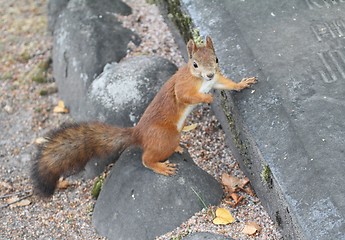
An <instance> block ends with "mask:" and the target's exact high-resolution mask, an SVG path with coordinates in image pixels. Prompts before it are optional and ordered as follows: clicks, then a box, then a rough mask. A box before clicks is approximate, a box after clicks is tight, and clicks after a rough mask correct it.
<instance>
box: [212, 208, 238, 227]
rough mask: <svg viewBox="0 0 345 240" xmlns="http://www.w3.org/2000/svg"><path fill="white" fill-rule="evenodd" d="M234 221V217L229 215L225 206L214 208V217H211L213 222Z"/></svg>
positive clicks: (218, 223) (225, 222) (226, 222)
mask: <svg viewBox="0 0 345 240" xmlns="http://www.w3.org/2000/svg"><path fill="white" fill-rule="evenodd" d="M233 222H235V218H234V217H233V216H232V215H231V213H230V212H229V210H227V209H225V208H218V209H217V210H216V218H215V219H213V223H214V224H217V225H220V224H222V225H226V224H229V223H233Z"/></svg>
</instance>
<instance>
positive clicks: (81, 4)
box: [53, 0, 140, 120]
mask: <svg viewBox="0 0 345 240" xmlns="http://www.w3.org/2000/svg"><path fill="white" fill-rule="evenodd" d="M119 6H125V5H124V3H122V2H121V1H120V0H99V1H93V0H70V1H69V2H68V4H67V6H66V7H65V9H63V10H61V12H60V13H59V14H58V17H57V19H56V23H55V28H54V43H53V44H54V45H53V76H54V78H55V80H56V82H57V85H58V88H59V95H60V97H61V98H62V99H63V100H64V101H65V104H66V106H67V107H68V108H69V109H70V110H71V114H72V116H73V117H74V118H75V119H76V120H85V119H86V116H87V112H86V108H85V102H86V94H87V89H88V87H89V86H90V84H91V83H92V81H93V80H94V79H95V77H97V76H98V75H99V74H100V73H101V72H102V70H103V68H104V66H105V65H106V64H107V63H110V62H114V61H116V62H118V61H120V60H121V59H122V58H123V57H124V56H126V53H127V45H128V43H129V42H130V41H132V42H134V43H136V44H138V43H139V42H140V40H139V39H138V37H137V35H136V34H135V33H133V32H132V31H131V30H129V29H126V28H124V27H122V25H121V23H120V22H119V21H117V20H116V17H115V16H114V15H115V13H120V14H121V13H122V12H124V14H128V13H129V12H130V9H129V7H128V6H127V7H123V8H120V7H119ZM120 9H124V10H122V11H121V10H120Z"/></svg>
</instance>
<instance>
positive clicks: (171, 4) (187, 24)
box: [165, 0, 193, 42]
mask: <svg viewBox="0 0 345 240" xmlns="http://www.w3.org/2000/svg"><path fill="white" fill-rule="evenodd" d="M165 4H166V5H167V11H168V17H169V18H170V19H171V20H172V22H173V23H174V24H175V25H176V27H177V28H178V29H179V31H180V33H181V35H182V37H183V39H184V41H185V42H188V40H189V39H192V37H193V35H192V19H191V18H190V17H189V16H188V15H186V14H184V13H183V12H182V10H181V3H180V1H179V0H166V1H165Z"/></svg>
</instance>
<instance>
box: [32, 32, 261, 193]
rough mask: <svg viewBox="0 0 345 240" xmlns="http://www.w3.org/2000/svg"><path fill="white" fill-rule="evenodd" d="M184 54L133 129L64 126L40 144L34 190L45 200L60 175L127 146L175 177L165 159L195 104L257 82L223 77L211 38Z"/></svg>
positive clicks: (176, 144)
mask: <svg viewBox="0 0 345 240" xmlns="http://www.w3.org/2000/svg"><path fill="white" fill-rule="evenodd" d="M187 51H188V57H189V60H188V63H187V64H185V65H184V66H183V67H181V68H180V69H179V70H178V71H177V72H176V73H175V74H174V75H173V76H172V77H171V78H170V79H169V80H168V81H167V82H166V83H165V84H164V85H163V86H162V88H161V89H160V91H159V92H158V93H157V95H156V96H155V97H154V99H153V100H152V102H151V103H150V104H149V106H148V107H147V109H146V110H145V112H144V114H143V115H142V117H141V119H140V120H139V122H138V124H137V125H136V126H134V127H130V128H120V127H116V126H111V125H108V124H105V123H100V122H86V123H76V124H70V125H64V126H62V127H60V128H59V129H57V130H55V131H53V132H51V133H50V134H49V135H48V136H47V137H46V138H45V139H46V141H45V142H44V143H42V144H41V145H40V146H39V149H38V154H37V156H36V158H35V160H34V164H33V167H32V179H33V183H34V187H35V190H36V192H37V193H38V194H40V195H42V196H46V197H49V196H51V195H52V194H53V193H54V190H55V188H56V185H57V182H58V180H59V178H60V176H61V175H64V174H66V173H69V172H75V171H79V170H81V169H82V168H83V167H84V166H85V165H86V163H87V162H88V161H89V160H90V159H92V158H93V157H98V158H106V157H109V156H111V155H112V154H118V155H119V154H121V153H122V152H123V151H124V150H125V149H126V148H127V147H129V146H131V145H137V146H140V147H141V148H142V152H143V153H142V163H143V165H144V166H145V167H147V168H149V169H151V170H153V171H154V172H156V173H159V174H163V175H166V176H171V175H174V174H175V172H176V164H173V163H170V162H169V161H168V160H167V159H168V157H169V156H170V155H172V154H173V153H174V151H175V150H177V149H179V148H180V146H179V141H180V135H181V131H182V129H183V127H184V124H185V120H186V118H187V116H188V114H189V113H190V112H191V111H192V110H193V108H194V107H195V106H196V105H197V104H198V103H211V102H212V100H213V97H212V95H211V94H209V91H210V90H211V89H212V88H216V89H226V90H236V91H239V90H242V89H244V88H247V87H249V86H250V85H251V84H254V83H255V82H256V78H255V77H251V78H244V79H243V80H242V81H241V82H239V83H236V82H234V81H232V80H230V79H228V78H226V77H224V76H223V75H222V74H221V72H220V69H219V66H218V58H217V56H216V54H215V50H214V47H213V43H212V40H211V38H210V37H209V36H207V37H206V43H205V44H204V45H203V46H197V45H196V44H195V42H194V41H193V40H189V42H188V44H187Z"/></svg>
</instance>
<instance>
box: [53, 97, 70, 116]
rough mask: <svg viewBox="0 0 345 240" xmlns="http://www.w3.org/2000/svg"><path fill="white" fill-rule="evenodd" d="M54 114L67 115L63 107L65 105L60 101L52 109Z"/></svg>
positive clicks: (66, 110)
mask: <svg viewBox="0 0 345 240" xmlns="http://www.w3.org/2000/svg"><path fill="white" fill-rule="evenodd" d="M53 111H54V113H68V109H67V108H66V107H65V103H64V102H63V101H62V100H60V101H59V102H58V105H57V106H56V107H55V108H54V110H53Z"/></svg>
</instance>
